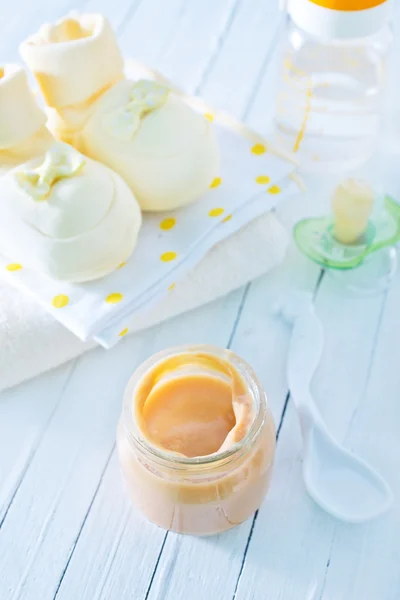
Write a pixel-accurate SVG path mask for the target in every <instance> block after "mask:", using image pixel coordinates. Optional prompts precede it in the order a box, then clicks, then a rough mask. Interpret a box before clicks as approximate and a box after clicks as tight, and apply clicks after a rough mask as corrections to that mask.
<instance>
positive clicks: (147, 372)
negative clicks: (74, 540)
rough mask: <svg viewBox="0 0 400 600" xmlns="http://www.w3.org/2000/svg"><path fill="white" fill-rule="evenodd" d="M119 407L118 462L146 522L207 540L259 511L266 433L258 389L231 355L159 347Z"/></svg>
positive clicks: (269, 428) (270, 436) (268, 426)
mask: <svg viewBox="0 0 400 600" xmlns="http://www.w3.org/2000/svg"><path fill="white" fill-rule="evenodd" d="M203 349H206V350H207V352H206V351H203ZM124 403H125V404H124V412H123V415H122V418H121V421H120V425H119V429H118V437H117V442H118V444H117V445H118V453H119V458H120V462H121V466H122V470H123V473H124V475H125V479H126V482H127V484H128V488H129V491H130V493H131V496H132V499H133V500H134V502H135V504H136V505H137V506H138V507H139V508H140V509H141V510H142V511H143V512H144V513H145V514H146V515H147V517H148V518H149V519H150V520H151V521H153V522H154V523H156V524H157V525H160V526H161V527H164V528H166V529H172V530H174V531H179V532H181V533H193V534H197V535H205V534H207V535H209V534H211V533H217V532H219V531H224V530H225V529H229V528H230V527H233V526H234V525H237V524H239V523H241V522H242V521H244V520H245V519H247V518H248V517H249V516H251V514H253V513H254V511H255V510H256V509H257V508H258V507H259V506H260V505H261V503H262V500H263V498H264V496H265V493H266V491H267V489H268V484H269V479H270V474H271V469H272V462H273V456H274V449H275V430H274V425H273V421H272V418H271V415H270V412H269V410H268V407H267V405H266V398H265V393H264V391H263V389H262V387H261V384H260V383H259V381H258V380H257V378H256V376H255V374H254V373H253V372H252V371H251V369H250V367H249V366H248V365H247V364H246V363H245V362H244V361H242V360H241V359H240V358H239V357H237V356H236V355H235V354H233V353H232V352H230V351H227V350H220V349H219V348H214V347H212V346H197V347H195V348H192V347H184V348H183V349H182V350H180V349H178V350H176V349H174V350H169V351H168V350H167V351H164V352H163V353H160V354H159V355H156V356H155V357H153V358H151V359H149V361H147V362H146V363H144V365H142V367H140V368H139V369H138V371H137V372H136V373H135V374H134V375H133V377H132V378H131V380H130V382H129V384H128V387H127V389H126V392H125V400H124Z"/></svg>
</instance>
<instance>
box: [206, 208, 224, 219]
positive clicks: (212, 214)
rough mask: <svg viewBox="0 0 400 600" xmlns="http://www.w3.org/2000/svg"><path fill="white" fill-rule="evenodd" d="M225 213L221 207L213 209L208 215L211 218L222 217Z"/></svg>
mask: <svg viewBox="0 0 400 600" xmlns="http://www.w3.org/2000/svg"><path fill="white" fill-rule="evenodd" d="M223 212H224V209H223V208H221V207H218V208H212V209H211V210H210V212H209V213H208V216H209V217H220V216H221V215H222V214H223Z"/></svg>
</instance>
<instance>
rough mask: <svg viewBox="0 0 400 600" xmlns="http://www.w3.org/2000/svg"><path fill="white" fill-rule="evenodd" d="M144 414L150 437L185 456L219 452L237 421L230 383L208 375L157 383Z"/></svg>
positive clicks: (159, 444)
mask: <svg viewBox="0 0 400 600" xmlns="http://www.w3.org/2000/svg"><path fill="white" fill-rule="evenodd" d="M142 415H143V424H144V425H145V427H146V433H147V437H148V438H149V440H151V441H152V442H153V443H155V444H157V445H158V446H161V447H162V448H165V449H166V450H172V451H173V452H179V453H181V454H184V455H185V456H204V455H206V454H212V453H213V452H217V450H219V448H220V447H221V446H222V444H223V442H224V440H225V438H226V437H227V435H228V433H229V432H230V431H231V429H233V427H234V425H235V421H236V419H235V414H234V412H233V407H232V390H231V386H230V384H229V382H227V381H224V380H223V379H221V378H218V377H210V376H204V375H189V376H187V377H182V378H172V379H169V380H167V381H165V382H163V383H161V384H157V385H156V386H155V387H154V388H153V389H152V391H151V392H150V395H149V396H148V398H147V400H146V404H145V405H144V407H143V413H142Z"/></svg>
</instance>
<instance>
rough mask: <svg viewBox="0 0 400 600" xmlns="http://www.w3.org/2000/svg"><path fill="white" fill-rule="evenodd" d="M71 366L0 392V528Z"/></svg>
mask: <svg viewBox="0 0 400 600" xmlns="http://www.w3.org/2000/svg"><path fill="white" fill-rule="evenodd" d="M72 370H73V363H72V362H71V363H69V364H68V365H64V366H62V367H60V368H59V369H56V370H54V371H52V373H51V374H49V376H48V377H46V378H43V379H42V378H37V379H34V380H33V381H29V382H26V383H25V384H23V385H21V386H19V387H18V388H16V389H14V390H9V391H7V392H4V393H3V394H1V401H0V440H1V445H2V448H3V451H2V452H0V482H1V486H0V528H1V523H2V522H3V520H4V518H5V515H6V513H7V511H8V508H9V506H10V503H11V502H12V499H13V496H14V494H15V493H16V490H17V489H18V487H19V485H20V483H21V481H22V479H23V477H24V474H25V472H26V470H27V468H28V466H29V464H30V462H31V460H32V457H33V456H34V454H35V452H36V449H37V447H38V445H39V443H40V441H41V439H42V437H43V434H44V431H45V430H46V427H47V425H48V423H49V421H50V420H51V418H52V416H53V414H54V411H55V409H56V407H57V403H58V401H59V399H60V396H61V394H62V391H63V388H64V387H65V385H67V382H68V378H69V377H70V376H71V373H72Z"/></svg>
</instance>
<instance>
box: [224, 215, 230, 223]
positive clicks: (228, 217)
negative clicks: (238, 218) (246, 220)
mask: <svg viewBox="0 0 400 600" xmlns="http://www.w3.org/2000/svg"><path fill="white" fill-rule="evenodd" d="M231 219H232V215H228V216H227V217H225V219H222V222H223V223H227V222H228V221H230V220H231Z"/></svg>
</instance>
